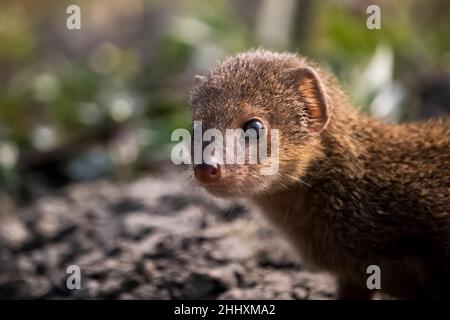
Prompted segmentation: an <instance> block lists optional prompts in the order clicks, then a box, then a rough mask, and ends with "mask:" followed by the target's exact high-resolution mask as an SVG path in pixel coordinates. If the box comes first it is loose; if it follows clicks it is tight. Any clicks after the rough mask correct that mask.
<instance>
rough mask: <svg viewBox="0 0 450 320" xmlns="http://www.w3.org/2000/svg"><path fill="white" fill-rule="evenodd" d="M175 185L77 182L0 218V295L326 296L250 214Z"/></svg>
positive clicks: (319, 279)
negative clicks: (72, 273) (75, 283)
mask: <svg viewBox="0 0 450 320" xmlns="http://www.w3.org/2000/svg"><path fill="white" fill-rule="evenodd" d="M183 181H185V179H181V178H165V179H161V178H145V179H142V180H139V181H137V182H134V183H131V184H127V185H123V184H116V183H113V182H108V181H101V182H92V183H85V184H79V185H74V186H70V187H68V188H66V189H64V190H62V191H60V192H58V194H54V195H52V196H49V197H45V198H41V199H39V200H38V201H37V202H36V203H35V204H33V205H32V206H30V208H28V209H26V210H23V212H20V213H16V215H15V216H11V215H7V214H3V215H0V217H1V219H0V298H3V299H11V298H13V299H18V298H26V299H54V298H63V299H66V298H76V299H78V298H98V299H330V298H334V292H335V286H334V282H333V281H332V280H331V279H330V277H328V276H326V275H324V274H314V273H310V272H308V271H305V270H304V269H303V267H302V265H301V263H298V262H296V261H295V260H294V259H293V258H292V257H293V255H292V254H290V253H288V250H286V249H285V246H284V242H282V241H280V239H278V237H277V236H276V235H274V234H273V232H272V230H271V228H270V227H267V226H266V225H265V223H264V222H263V221H262V220H261V219H260V217H259V215H258V214H257V213H256V212H253V210H250V209H248V207H247V206H245V205H243V204H240V203H234V204H230V203H228V202H223V201H219V200H216V199H213V198H211V197H209V196H207V195H205V193H204V192H203V191H201V190H198V189H197V188H195V187H193V186H191V185H189V184H188V183H186V182H183ZM15 217H18V219H16V218H15ZM70 265H77V266H79V267H80V270H81V289H79V290H77V289H74V290H69V289H68V288H67V285H66V280H67V277H68V276H69V275H68V274H67V273H66V271H67V267H68V266H70Z"/></svg>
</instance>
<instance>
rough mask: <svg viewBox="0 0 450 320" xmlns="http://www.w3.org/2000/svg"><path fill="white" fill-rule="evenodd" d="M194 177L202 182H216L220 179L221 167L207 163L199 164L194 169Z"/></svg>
mask: <svg viewBox="0 0 450 320" xmlns="http://www.w3.org/2000/svg"><path fill="white" fill-rule="evenodd" d="M194 175H195V177H196V178H197V180H198V181H200V182H203V183H211V182H215V181H217V180H219V179H220V167H219V165H216V166H214V165H210V164H206V163H202V164H198V165H196V166H195V167H194Z"/></svg>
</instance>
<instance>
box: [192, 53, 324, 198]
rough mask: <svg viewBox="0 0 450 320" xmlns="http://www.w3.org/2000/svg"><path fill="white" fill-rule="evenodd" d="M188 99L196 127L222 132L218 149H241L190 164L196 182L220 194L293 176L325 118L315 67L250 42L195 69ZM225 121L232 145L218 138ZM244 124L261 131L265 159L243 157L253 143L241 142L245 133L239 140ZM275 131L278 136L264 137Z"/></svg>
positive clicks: (242, 193)
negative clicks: (198, 72) (204, 69)
mask: <svg viewBox="0 0 450 320" xmlns="http://www.w3.org/2000/svg"><path fill="white" fill-rule="evenodd" d="M190 104H191V106H192V118H193V121H201V125H202V126H203V130H207V129H211V128H214V129H217V130H219V131H220V132H221V133H222V134H223V137H224V138H223V145H224V150H225V151H224V152H231V154H234V155H235V156H236V155H237V154H241V155H242V154H243V155H245V163H236V162H237V161H234V162H232V161H230V162H232V163H228V162H226V156H225V155H223V161H222V162H220V161H216V160H214V159H216V158H215V157H212V158H210V159H209V161H208V163H203V164H196V165H194V173H195V177H196V178H197V180H198V181H199V182H200V184H201V185H202V186H204V187H205V188H206V189H207V190H208V191H209V192H210V193H212V194H213V195H216V196H223V197H228V196H233V197H236V196H237V197H252V196H264V194H265V193H266V192H270V193H273V192H277V191H281V190H283V188H289V185H290V184H298V183H299V182H301V179H302V175H304V173H305V170H306V168H307V166H308V163H309V162H310V161H311V159H312V157H313V156H314V154H315V150H316V149H317V148H316V146H317V145H318V142H319V136H320V133H321V132H322V131H323V130H324V129H325V127H326V126H327V123H328V121H329V108H328V103H327V96H326V93H325V88H324V86H323V84H322V82H321V79H319V76H318V73H317V72H316V69H315V68H313V67H311V66H310V65H308V64H307V63H306V61H305V59H303V58H300V57H299V56H297V55H295V54H290V53H274V52H270V51H265V50H256V51H250V52H246V53H240V54H237V55H236V56H233V57H231V58H228V59H226V60H225V61H224V62H223V63H221V64H219V65H218V66H217V67H216V68H214V69H213V70H211V71H210V72H209V73H208V74H206V75H205V76H198V77H197V84H196V86H195V87H194V88H193V90H192V91H191V94H190ZM261 128H262V129H263V130H261V131H258V129H261ZM227 129H242V131H239V130H235V131H236V132H235V133H233V136H234V139H235V140H234V142H235V143H234V145H233V146H231V144H228V141H226V138H225V136H226V130H227ZM248 129H255V130H256V132H257V133H256V135H255V131H253V132H252V133H253V136H252V137H253V138H255V137H256V140H257V141H260V140H261V139H266V141H267V155H268V157H267V159H266V160H267V161H269V162H263V161H260V159H258V161H257V162H256V163H254V162H253V163H249V161H248V160H249V157H250V155H251V154H254V155H255V154H257V153H258V151H257V150H259V149H260V148H261V147H260V146H259V145H258V144H256V143H255V139H253V140H252V141H247V142H248V143H245V142H244V144H242V141H246V139H245V138H244V140H239V137H240V136H241V137H242V132H251V131H252V130H248ZM246 130H248V131H246ZM274 130H275V131H274ZM203 132H205V131H203ZM277 133H278V141H279V143H278V144H277V143H276V141H275V142H274V140H272V136H274V135H276V134H277ZM250 136H251V135H250ZM247 140H249V139H248V136H247ZM250 140H251V139H250ZM230 141H232V140H230ZM239 141H241V143H240V142H239ZM239 146H241V147H242V148H241V149H239ZM275 149H277V150H275ZM271 161H275V162H276V161H278V162H276V163H278V165H277V168H276V170H273V171H272V172H271V173H269V174H267V172H266V173H263V170H262V169H263V168H267V167H268V166H269V163H271V164H272V168H274V166H273V164H274V163H275V162H271Z"/></svg>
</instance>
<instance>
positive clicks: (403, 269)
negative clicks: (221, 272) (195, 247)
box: [191, 50, 450, 298]
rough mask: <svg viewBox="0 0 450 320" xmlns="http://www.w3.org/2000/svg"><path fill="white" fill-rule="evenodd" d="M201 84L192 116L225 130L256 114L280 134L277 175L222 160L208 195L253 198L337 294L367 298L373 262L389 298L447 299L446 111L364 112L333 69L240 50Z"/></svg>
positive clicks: (449, 154)
mask: <svg viewBox="0 0 450 320" xmlns="http://www.w3.org/2000/svg"><path fill="white" fill-rule="evenodd" d="M299 70H300V71H299ZM303 70H306V73H305V72H304V71H303ZM199 82H200V83H199V84H198V85H197V86H196V87H195V88H194V89H193V91H192V93H191V105H192V107H193V119H194V120H202V121H203V122H204V124H205V125H206V127H209V128H212V127H214V128H218V129H221V130H225V128H240V127H241V126H242V124H243V123H245V121H247V120H248V119H249V118H251V117H259V118H261V119H263V120H264V122H265V124H266V126H267V127H268V128H276V129H279V130H280V169H279V172H278V173H277V174H275V175H272V176H263V175H261V174H260V173H259V169H260V167H261V166H260V165H259V164H254V165H249V164H247V165H225V166H224V167H223V168H222V169H223V172H222V178H221V180H220V181H219V182H217V183H214V184H209V185H205V188H206V189H207V190H209V191H210V192H211V193H212V194H215V195H218V196H225V197H246V198H250V199H251V200H253V201H254V202H255V203H256V204H257V205H259V206H260V207H261V208H262V210H263V212H264V214H265V215H266V216H267V217H268V218H269V220H271V221H272V223H273V224H274V225H275V226H277V227H278V228H279V229H280V230H281V231H282V232H283V233H284V234H285V235H286V236H287V238H288V239H289V240H290V242H291V243H293V244H294V246H295V247H296V248H297V249H298V251H299V253H300V254H301V255H302V256H303V258H304V260H305V261H306V262H308V263H310V264H311V265H313V266H315V267H317V268H319V269H323V270H327V271H329V272H331V273H333V274H335V275H336V277H337V278H338V283H339V296H340V297H341V298H369V297H370V296H371V295H372V291H369V290H368V289H367V287H366V279H367V277H368V274H367V273H366V268H367V267H368V266H369V265H373V264H375V265H379V266H380V268H381V272H382V274H381V279H382V290H383V291H384V292H386V293H388V294H390V295H392V296H394V297H398V298H449V297H450V200H449V192H450V174H449V168H450V118H446V119H441V120H434V121H428V122H424V123H416V124H404V125H388V124H384V123H382V122H380V121H378V120H376V119H373V118H370V117H366V116H364V115H362V114H360V113H359V112H358V111H357V110H356V109H355V108H353V107H352V106H351V105H350V103H349V102H348V99H347V98H346V95H345V94H344V93H343V92H342V90H341V89H340V87H339V85H338V84H337V81H336V80H335V79H334V77H333V76H331V75H330V74H329V73H328V72H326V71H324V70H322V69H320V68H319V67H318V66H316V65H315V64H313V63H310V62H307V61H306V60H305V59H303V58H300V57H298V56H297V55H294V54H289V53H272V52H268V51H263V50H256V51H251V52H247V53H242V54H239V55H237V56H235V57H232V58H229V59H227V60H226V61H225V62H223V63H222V64H220V65H219V66H217V67H216V68H215V69H214V70H212V71H211V72H210V73H209V74H208V75H206V77H205V78H204V79H202V80H201V81H199Z"/></svg>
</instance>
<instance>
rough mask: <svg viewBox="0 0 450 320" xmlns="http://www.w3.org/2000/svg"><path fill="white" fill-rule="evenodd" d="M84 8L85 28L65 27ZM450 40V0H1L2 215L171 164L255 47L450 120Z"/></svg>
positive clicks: (381, 100)
mask: <svg viewBox="0 0 450 320" xmlns="http://www.w3.org/2000/svg"><path fill="white" fill-rule="evenodd" d="M72 4H77V5H79V6H80V8H81V30H68V29H67V28H66V19H67V18H68V17H69V15H68V14H67V13H66V9H67V7H68V6H69V5H72ZM370 4H377V5H379V6H380V8H381V29H380V30H369V29H368V28H367V27H366V20H367V18H368V16H369V14H368V13H366V9H367V7H368V6H369V5H370ZM449 35H450V1H448V0H431V1H422V0H402V1H364V0H345V1H337V0H327V1H326V0H323V1H313V0H298V1H295V0H281V1H280V0H231V1H221V0H218V1H207V0H197V1H182V0H178V1H176V0H173V1H157V0H154V1H144V0H127V1H124V0H120V1H119V0H108V1H106V0H90V1H74V0H72V1H45V2H43V1H34V0H20V1H17V0H16V1H1V2H0V211H3V210H5V208H8V206H9V205H10V204H11V203H13V202H15V203H17V204H19V205H25V204H28V203H30V202H31V201H33V200H35V199H36V198H38V197H40V196H42V195H45V194H48V193H51V192H54V191H55V190H58V189H59V188H61V187H63V186H65V185H67V184H70V183H73V182H78V181H85V180H92V179H98V178H103V177H108V178H111V179H118V180H121V181H127V180H130V179H134V178H136V177H137V176H139V175H143V174H147V173H151V172H159V171H161V170H164V168H166V167H167V163H168V160H167V159H168V155H169V152H170V133H171V131H172V130H174V129H175V128H180V127H181V128H183V127H185V128H189V126H190V119H189V108H188V105H187V93H188V91H189V87H190V86H191V85H192V82H193V77H194V75H195V74H197V73H202V72H205V70H207V69H208V68H209V67H211V65H213V64H214V63H215V62H216V61H217V60H220V59H222V58H223V57H225V56H226V55H229V54H233V53H236V52H238V51H242V50H248V49H250V48H254V47H265V48H270V49H275V50H290V51H296V52H298V53H301V54H302V55H306V56H309V57H311V58H312V59H314V60H316V61H318V62H319V63H321V64H324V65H326V66H328V67H329V68H330V69H332V70H333V71H334V72H335V74H336V75H337V76H338V78H339V79H340V80H342V82H343V83H344V84H345V87H346V88H347V90H348V91H349V92H350V93H351V97H352V99H353V100H354V102H355V103H356V104H357V105H358V106H360V107H361V108H362V109H363V110H364V112H367V113H370V114H373V115H374V116H377V117H380V118H383V119H385V120H386V121H389V122H403V121H410V120H417V119H424V118H429V117H435V116H441V115H446V114H448V113H450V39H449Z"/></svg>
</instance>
